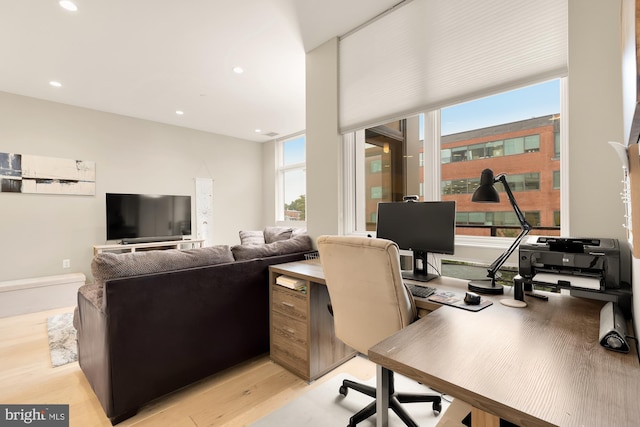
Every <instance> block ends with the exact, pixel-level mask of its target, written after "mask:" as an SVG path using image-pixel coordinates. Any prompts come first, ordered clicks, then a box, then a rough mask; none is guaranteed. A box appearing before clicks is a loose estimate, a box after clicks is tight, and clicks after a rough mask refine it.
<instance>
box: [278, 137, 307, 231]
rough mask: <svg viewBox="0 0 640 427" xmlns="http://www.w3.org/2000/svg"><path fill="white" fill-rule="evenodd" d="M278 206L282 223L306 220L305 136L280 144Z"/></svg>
mask: <svg viewBox="0 0 640 427" xmlns="http://www.w3.org/2000/svg"><path fill="white" fill-rule="evenodd" d="M278 153H279V162H278V164H279V167H278V183H279V184H278V200H280V201H281V202H280V203H279V204H278V208H279V211H278V213H277V216H278V219H279V220H280V221H305V219H306V187H307V184H306V182H307V181H306V163H305V161H306V149H305V136H304V135H299V136H296V137H293V138H290V139H286V140H283V141H280V142H279V147H278Z"/></svg>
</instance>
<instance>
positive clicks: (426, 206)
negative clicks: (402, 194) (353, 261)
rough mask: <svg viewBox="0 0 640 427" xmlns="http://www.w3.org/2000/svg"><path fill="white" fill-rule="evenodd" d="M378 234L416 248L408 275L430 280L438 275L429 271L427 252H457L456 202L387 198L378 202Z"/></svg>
mask: <svg viewBox="0 0 640 427" xmlns="http://www.w3.org/2000/svg"><path fill="white" fill-rule="evenodd" d="M376 237H378V238H381V239H387V240H391V241H393V242H395V243H396V244H397V245H398V247H399V248H400V249H404V250H410V251H412V252H413V271H412V272H403V277H404V278H406V279H413V280H419V281H422V282H427V281H429V280H431V279H434V278H436V277H438V276H437V275H435V274H431V273H428V268H427V266H428V262H427V255H428V253H429V252H431V253H436V254H448V255H453V253H454V250H455V238H456V202H454V201H437V202H415V201H408V202H387V203H384V202H383V203H379V204H378V225H377V230H376Z"/></svg>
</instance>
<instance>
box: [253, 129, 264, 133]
mask: <svg viewBox="0 0 640 427" xmlns="http://www.w3.org/2000/svg"><path fill="white" fill-rule="evenodd" d="M254 132H255V133H260V132H262V129H256V130H254Z"/></svg>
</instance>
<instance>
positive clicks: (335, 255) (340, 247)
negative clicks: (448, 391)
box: [317, 236, 442, 427]
mask: <svg viewBox="0 0 640 427" xmlns="http://www.w3.org/2000/svg"><path fill="white" fill-rule="evenodd" d="M317 243H318V251H319V253H320V262H321V264H322V268H323V270H324V276H325V281H326V284H327V289H328V290H329V298H330V300H331V310H332V312H333V316H334V326H335V332H336V336H337V337H338V338H339V339H340V340H342V341H343V342H344V343H345V344H347V345H349V346H351V347H353V348H354V349H355V350H357V351H358V352H360V353H362V354H365V355H366V354H367V352H368V351H369V348H370V347H372V346H374V345H375V344H377V343H378V342H380V341H382V340H384V339H385V338H387V337H388V336H390V335H392V334H393V333H395V332H397V331H399V330H400V329H402V328H404V327H405V326H407V325H409V324H410V323H412V322H413V321H414V320H416V319H417V315H416V307H415V303H414V301H413V296H412V295H411V293H410V292H409V291H408V290H407V288H406V287H405V285H404V283H403V281H402V276H401V272H400V254H399V252H398V246H397V245H396V244H395V243H394V242H392V241H390V240H384V239H372V238H367V237H354V236H320V237H319V238H318V241H317ZM348 389H353V390H356V391H359V392H361V393H364V394H366V395H368V396H371V397H374V398H375V397H376V388H375V387H371V386H368V385H364V384H360V383H357V382H354V381H350V380H344V381H343V383H342V386H341V387H340V389H339V392H340V394H342V395H344V396H346V395H347V392H348ZM409 402H432V403H433V405H432V408H433V411H434V414H435V415H438V414H439V413H440V411H441V409H442V403H441V397H440V395H437V394H407V393H396V392H395V390H394V386H393V372H390V378H389V407H390V408H391V409H393V411H394V412H395V413H396V414H397V415H398V417H400V419H401V420H402V421H403V422H404V423H405V424H406V425H407V426H410V427H413V426H417V424H416V423H415V421H413V420H412V419H411V417H410V416H409V414H408V413H407V412H406V411H405V410H404V409H403V408H402V406H401V405H400V403H409ZM375 412H376V401H375V400H374V401H373V402H372V403H371V404H369V405H368V406H366V407H365V408H363V409H362V410H360V412H358V413H356V414H355V415H354V416H352V417H351V418H350V420H349V427H354V426H355V425H356V424H357V423H359V422H360V421H363V420H365V419H367V418H369V417H370V416H371V415H373V414H374V413H375Z"/></svg>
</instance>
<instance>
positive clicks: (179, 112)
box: [176, 110, 184, 116]
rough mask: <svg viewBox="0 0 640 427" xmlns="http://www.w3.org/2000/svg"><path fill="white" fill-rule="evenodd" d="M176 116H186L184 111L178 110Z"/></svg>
mask: <svg viewBox="0 0 640 427" xmlns="http://www.w3.org/2000/svg"><path fill="white" fill-rule="evenodd" d="M176 114H177V115H179V116H182V115H183V114H184V111H182V110H176Z"/></svg>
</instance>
